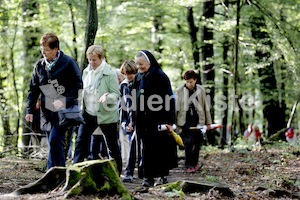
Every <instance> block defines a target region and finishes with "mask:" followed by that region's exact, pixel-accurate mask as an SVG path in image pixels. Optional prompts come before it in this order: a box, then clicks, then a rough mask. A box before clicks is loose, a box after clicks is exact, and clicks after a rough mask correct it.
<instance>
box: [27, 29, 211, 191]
mask: <svg viewBox="0 0 300 200" xmlns="http://www.w3.org/2000/svg"><path fill="white" fill-rule="evenodd" d="M40 48H41V53H42V55H43V58H42V59H40V60H39V61H38V62H37V63H36V65H35V67H34V70H33V75H32V78H31V82H30V89H29V92H28V96H27V110H26V116H25V119H26V120H27V121H32V119H33V109H34V106H35V103H36V101H37V99H38V98H39V96H41V108H42V112H43V113H44V116H45V119H46V120H47V121H49V122H50V123H51V131H50V132H49V133H48V135H47V138H48V144H49V154H48V162H47V169H50V168H51V167H53V166H65V156H64V139H65V138H64V137H65V132H66V131H67V128H68V126H66V125H65V126H61V125H59V117H58V111H59V110H61V109H63V108H69V107H70V106H72V105H78V104H81V107H82V115H83V118H84V123H83V124H80V126H79V129H78V135H77V138H76V143H75V150H74V158H73V164H75V163H78V162H82V161H84V160H85V159H99V158H101V155H103V152H104V154H106V155H107V156H108V157H111V158H113V159H114V160H115V161H116V164H117V169H118V172H119V174H120V175H121V173H122V169H123V166H122V163H123V162H122V156H121V149H120V144H119V139H120V138H119V128H120V129H121V132H122V133H121V134H123V135H124V137H123V139H125V140H127V141H128V143H127V145H126V146H127V147H125V146H124V147H122V148H126V149H127V151H125V152H127V155H128V156H127V160H126V161H125V163H126V166H125V172H124V178H123V181H127V182H132V179H133V175H134V174H133V173H134V169H135V167H137V168H138V176H139V178H143V182H142V185H143V186H146V187H152V186H155V185H160V184H164V183H167V182H168V181H167V176H168V175H169V170H170V169H172V168H175V167H177V160H178V159H177V144H176V141H175V140H174V138H173V137H172V135H171V134H169V133H170V131H172V130H173V127H174V126H173V125H174V124H176V125H177V128H178V133H180V134H181V136H182V137H183V141H184V144H185V153H186V163H185V164H186V168H187V172H196V171H197V170H199V168H200V167H199V164H198V159H199V150H200V146H201V136H202V134H201V131H200V130H198V129H191V127H197V125H199V124H200V125H207V126H208V129H209V125H210V124H211V116H210V113H209V106H208V104H207V102H206V94H205V90H204V88H203V87H202V86H200V85H198V84H196V81H197V74H196V73H195V72H194V71H193V70H188V71H187V72H186V73H185V75H184V80H185V81H186V83H185V84H184V86H182V87H180V88H179V89H178V90H177V91H176V95H174V93H173V91H172V87H171V82H170V80H169V78H168V76H167V75H166V74H165V73H164V72H163V70H162V69H161V67H160V65H159V64H158V62H157V60H156V59H155V57H154V55H153V54H152V53H151V52H149V51H148V50H140V51H138V53H137V54H136V55H135V58H134V61H133V60H128V61H125V62H124V63H123V64H122V66H121V68H120V71H121V73H122V74H124V76H125V80H124V81H122V82H121V84H119V82H118V78H117V74H116V72H115V70H114V69H113V68H112V67H111V66H110V65H109V64H108V63H107V62H106V60H105V55H104V51H103V49H102V47H101V46H100V45H92V46H90V47H89V48H88V49H87V52H86V57H87V59H88V62H89V65H88V66H87V67H86V68H85V69H84V70H83V72H82V75H81V72H80V69H79V67H78V65H77V63H76V62H75V61H74V60H73V59H72V58H71V57H69V56H67V55H65V54H64V53H63V52H62V51H61V50H60V48H59V40H58V38H57V36H56V35H54V34H52V33H47V34H45V35H43V36H42V38H41V40H40ZM53 83H55V84H53ZM45 86H47V87H46V89H45ZM53 91H54V92H53ZM55 92H56V93H57V94H56V95H54V96H53V93H55ZM174 96H175V97H176V98H175V97H174ZM80 98H81V100H80V101H79V100H78V99H80ZM161 125H165V126H166V127H167V128H166V129H165V130H160V129H159V128H158V127H159V126H161ZM121 142H122V141H121Z"/></svg>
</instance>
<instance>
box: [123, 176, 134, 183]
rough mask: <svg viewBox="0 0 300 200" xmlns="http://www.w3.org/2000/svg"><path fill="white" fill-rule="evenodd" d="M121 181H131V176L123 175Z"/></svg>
mask: <svg viewBox="0 0 300 200" xmlns="http://www.w3.org/2000/svg"><path fill="white" fill-rule="evenodd" d="M122 181H123V182H126V183H132V181H133V177H132V176H130V175H126V176H124V178H123V180H122Z"/></svg>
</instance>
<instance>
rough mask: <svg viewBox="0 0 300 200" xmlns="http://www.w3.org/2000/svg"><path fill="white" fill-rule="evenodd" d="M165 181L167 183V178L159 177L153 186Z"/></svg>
mask: <svg viewBox="0 0 300 200" xmlns="http://www.w3.org/2000/svg"><path fill="white" fill-rule="evenodd" d="M166 183H168V179H167V178H166V177H161V178H159V179H157V180H156V181H155V183H154V186H158V185H163V184H166Z"/></svg>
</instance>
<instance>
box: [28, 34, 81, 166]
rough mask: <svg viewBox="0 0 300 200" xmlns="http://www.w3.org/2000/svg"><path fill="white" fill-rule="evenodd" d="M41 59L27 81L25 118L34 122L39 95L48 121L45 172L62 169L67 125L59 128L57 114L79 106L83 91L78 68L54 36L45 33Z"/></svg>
mask: <svg viewBox="0 0 300 200" xmlns="http://www.w3.org/2000/svg"><path fill="white" fill-rule="evenodd" d="M40 49H41V53H42V55H43V58H42V59H40V60H38V61H37V63H36V65H35V67H34V70H33V74H32V78H31V81H30V88H29V91H28V95H27V100H26V101H27V108H26V116H25V119H26V121H27V122H32V121H33V113H34V107H35V105H36V102H37V100H38V97H39V95H40V94H41V109H42V112H43V115H44V117H45V120H46V121H47V122H50V124H51V131H50V132H49V133H48V135H47V137H48V144H49V145H48V146H49V152H48V162H47V169H50V168H51V167H54V166H65V156H64V141H65V133H66V130H67V128H68V126H67V125H66V126H60V125H59V117H58V111H59V110H62V109H64V108H69V107H70V106H73V105H77V104H78V100H77V99H78V92H79V90H80V89H82V79H81V73H80V69H79V67H78V65H77V63H76V61H75V60H74V59H72V58H71V57H69V56H67V55H65V54H64V53H63V52H62V51H61V50H60V48H59V40H58V37H57V36H56V35H55V34H52V33H46V34H45V35H43V36H42V37H41V39H40Z"/></svg>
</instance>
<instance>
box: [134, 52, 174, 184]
mask: <svg viewBox="0 0 300 200" xmlns="http://www.w3.org/2000/svg"><path fill="white" fill-rule="evenodd" d="M135 63H136V65H137V67H138V69H139V73H138V74H137V76H136V77H135V82H134V89H135V91H136V112H135V125H136V133H137V136H138V139H140V140H141V143H142V159H141V163H140V164H141V165H142V169H143V177H144V179H143V183H142V185H143V186H146V187H151V186H156V185H160V184H165V183H167V182H168V181H167V176H168V175H169V170H170V169H172V168H175V167H177V164H178V163H177V146H176V142H175V140H174V138H173V137H172V136H171V135H170V134H169V131H170V126H169V130H165V131H158V126H159V125H164V124H168V125H173V124H174V123H175V99H174V97H173V92H172V89H171V83H170V80H169V78H168V76H167V75H166V74H165V73H164V72H163V71H162V69H161V68H160V66H159V64H158V62H157V60H156V59H155V57H154V56H153V55H152V54H151V53H150V52H149V51H147V50H141V51H139V52H138V53H137V54H136V56H135Z"/></svg>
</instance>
